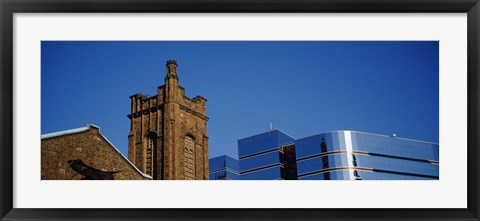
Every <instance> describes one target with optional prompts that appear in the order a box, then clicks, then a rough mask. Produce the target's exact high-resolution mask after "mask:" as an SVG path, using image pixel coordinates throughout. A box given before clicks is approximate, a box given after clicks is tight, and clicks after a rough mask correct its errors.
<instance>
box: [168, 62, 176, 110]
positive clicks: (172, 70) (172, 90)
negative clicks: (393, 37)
mask: <svg viewBox="0 0 480 221" xmlns="http://www.w3.org/2000/svg"><path fill="white" fill-rule="evenodd" d="M166 66H167V75H166V76H165V95H166V97H165V98H166V101H173V100H176V98H177V97H178V76H177V61H175V60H168V61H167V65H166Z"/></svg>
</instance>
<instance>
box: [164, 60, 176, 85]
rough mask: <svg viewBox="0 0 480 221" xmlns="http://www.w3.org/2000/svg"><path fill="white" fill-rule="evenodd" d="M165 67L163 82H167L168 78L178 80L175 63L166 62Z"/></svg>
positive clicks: (173, 61)
mask: <svg viewBox="0 0 480 221" xmlns="http://www.w3.org/2000/svg"><path fill="white" fill-rule="evenodd" d="M166 66H167V76H166V77H165V80H167V79H169V78H173V79H178V76H177V61H175V60H168V61H167V65H166Z"/></svg>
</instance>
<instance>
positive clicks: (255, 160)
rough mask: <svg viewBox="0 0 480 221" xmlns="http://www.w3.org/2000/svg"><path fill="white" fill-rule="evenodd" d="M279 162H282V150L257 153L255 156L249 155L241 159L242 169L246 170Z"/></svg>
mask: <svg viewBox="0 0 480 221" xmlns="http://www.w3.org/2000/svg"><path fill="white" fill-rule="evenodd" d="M279 163H280V152H279V151H273V152H270V153H266V154H261V155H256V156H253V157H248V158H245V159H242V160H240V170H241V171H242V172H244V171H247V170H251V169H255V168H261V167H266V166H271V165H275V164H279Z"/></svg>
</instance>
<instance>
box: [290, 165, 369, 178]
mask: <svg viewBox="0 0 480 221" xmlns="http://www.w3.org/2000/svg"><path fill="white" fill-rule="evenodd" d="M341 170H362V171H368V172H373V169H372V168H367V167H334V168H328V169H323V170H317V171H313V172H308V173H304V174H298V178H301V177H305V176H310V175H316V174H321V173H327V172H331V171H341Z"/></svg>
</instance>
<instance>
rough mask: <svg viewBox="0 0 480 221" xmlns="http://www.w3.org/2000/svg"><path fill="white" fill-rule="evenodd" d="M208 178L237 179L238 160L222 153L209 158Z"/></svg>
mask: <svg viewBox="0 0 480 221" xmlns="http://www.w3.org/2000/svg"><path fill="white" fill-rule="evenodd" d="M209 171H210V174H209V179H210V180H238V179H240V178H239V173H238V171H239V169H238V160H237V159H234V158H232V157H229V156H226V155H222V156H218V157H214V158H211V159H210V160H209Z"/></svg>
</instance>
